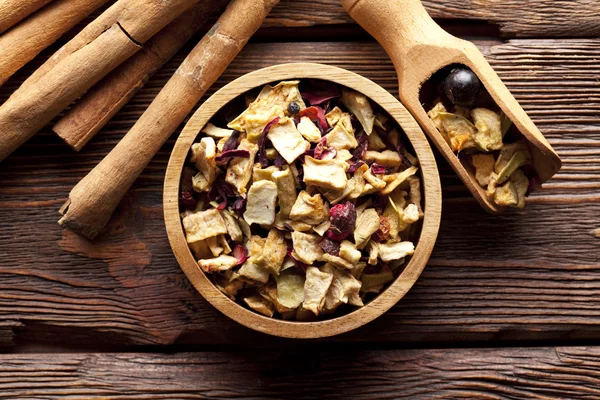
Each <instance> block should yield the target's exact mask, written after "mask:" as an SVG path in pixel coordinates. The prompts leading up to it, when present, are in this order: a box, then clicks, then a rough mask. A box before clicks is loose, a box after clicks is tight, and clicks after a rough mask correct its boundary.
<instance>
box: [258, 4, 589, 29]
mask: <svg viewBox="0 0 600 400" xmlns="http://www.w3.org/2000/svg"><path fill="white" fill-rule="evenodd" d="M423 4H424V5H425V8H426V9H427V11H428V12H429V14H430V15H431V16H432V17H433V18H436V19H463V20H471V21H486V22H489V23H491V24H494V25H498V28H499V30H500V33H501V34H502V36H505V37H561V36H564V37H593V36H598V35H599V34H600V25H599V24H598V22H597V21H598V18H599V17H600V8H599V7H598V3H597V2H596V1H595V0H573V1H556V0H533V1H528V2H527V5H526V6H525V5H524V3H523V1H520V0H463V1H458V2H457V1H452V0H423ZM352 22H353V21H352V19H351V18H350V17H349V16H348V14H347V13H346V11H345V10H344V9H343V8H342V6H341V4H340V2H339V1H338V0H320V1H319V2H315V1H311V0H282V1H281V3H280V4H279V5H278V6H277V7H276V8H275V9H274V10H273V11H272V12H271V15H270V16H269V17H268V18H267V20H266V21H265V26H288V27H297V26H313V25H323V24H347V23H352Z"/></svg>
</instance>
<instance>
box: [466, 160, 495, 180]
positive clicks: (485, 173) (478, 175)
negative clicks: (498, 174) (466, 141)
mask: <svg viewBox="0 0 600 400" xmlns="http://www.w3.org/2000/svg"><path fill="white" fill-rule="evenodd" d="M494 163H495V161H494V155H493V154H473V155H472V156H471V164H473V167H474V168H475V179H477V182H479V184H480V185H481V186H483V187H486V186H487V185H488V183H490V177H491V176H492V173H493V172H494Z"/></svg>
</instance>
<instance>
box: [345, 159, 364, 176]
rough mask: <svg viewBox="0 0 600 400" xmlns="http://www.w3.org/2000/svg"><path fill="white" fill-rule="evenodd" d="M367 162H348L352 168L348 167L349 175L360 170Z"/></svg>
mask: <svg viewBox="0 0 600 400" xmlns="http://www.w3.org/2000/svg"><path fill="white" fill-rule="evenodd" d="M364 163H365V162H364V161H361V160H358V161H356V162H352V161H348V164H350V167H348V173H349V174H353V173H354V172H355V171H356V170H357V169H359V168H360V166H361V165H363V164H364Z"/></svg>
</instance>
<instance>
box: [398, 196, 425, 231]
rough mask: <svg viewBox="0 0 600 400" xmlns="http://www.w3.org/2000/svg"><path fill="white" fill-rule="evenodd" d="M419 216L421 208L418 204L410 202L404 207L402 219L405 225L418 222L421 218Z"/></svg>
mask: <svg viewBox="0 0 600 400" xmlns="http://www.w3.org/2000/svg"><path fill="white" fill-rule="evenodd" d="M419 217H420V215H419V208H418V207H417V205H416V204H413V203H410V204H409V205H407V206H406V207H405V208H404V211H403V212H402V217H401V220H402V222H403V223H404V224H405V225H410V224H414V223H415V222H417V221H418V220H419ZM403 230H404V229H403Z"/></svg>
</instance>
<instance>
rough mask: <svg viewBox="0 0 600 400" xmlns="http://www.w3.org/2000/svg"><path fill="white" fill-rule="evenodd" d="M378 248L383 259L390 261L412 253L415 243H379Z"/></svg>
mask: <svg viewBox="0 0 600 400" xmlns="http://www.w3.org/2000/svg"><path fill="white" fill-rule="evenodd" d="M377 249H378V252H379V255H378V257H379V258H380V259H381V261H384V262H390V261H393V260H398V259H400V258H403V257H406V256H410V255H412V254H413V253H414V252H415V245H414V244H413V243H412V242H398V243H377Z"/></svg>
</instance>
